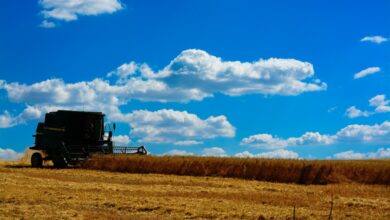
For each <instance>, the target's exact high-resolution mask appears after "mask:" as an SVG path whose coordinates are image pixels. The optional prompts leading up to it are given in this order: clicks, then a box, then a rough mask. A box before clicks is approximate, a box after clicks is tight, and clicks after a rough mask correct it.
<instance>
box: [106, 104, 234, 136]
mask: <svg viewBox="0 0 390 220" xmlns="http://www.w3.org/2000/svg"><path fill="white" fill-rule="evenodd" d="M113 119H114V120H116V121H118V122H125V123H129V125H130V127H131V128H132V130H131V132H130V136H131V137H134V138H139V140H138V141H139V142H147V143H175V142H177V141H178V140H188V139H189V140H192V139H193V138H196V139H210V138H216V137H234V136H235V128H234V127H233V126H232V125H231V124H230V123H229V121H228V120H227V118H226V117H225V116H223V115H220V116H216V117H214V116H210V117H208V118H207V119H204V120H202V119H200V118H199V117H198V116H197V115H195V114H191V113H188V112H186V111H174V110H171V109H162V110H158V111H147V110H137V111H133V112H132V113H128V114H117V115H114V116H113Z"/></svg>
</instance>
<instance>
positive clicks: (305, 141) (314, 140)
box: [240, 132, 334, 149]
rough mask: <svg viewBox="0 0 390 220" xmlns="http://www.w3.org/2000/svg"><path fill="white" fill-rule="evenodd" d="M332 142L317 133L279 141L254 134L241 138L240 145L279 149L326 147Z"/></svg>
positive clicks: (269, 136) (332, 139)
mask: <svg viewBox="0 0 390 220" xmlns="http://www.w3.org/2000/svg"><path fill="white" fill-rule="evenodd" d="M333 142H334V138H333V137H332V136H329V135H321V134H320V133H318V132H306V133H305V134H303V135H302V136H300V137H290V138H288V139H281V138H278V137H273V136H272V135H270V134H256V135H252V136H249V137H247V138H243V139H242V141H241V142H240V145H246V146H252V147H256V148H263V149H281V148H286V147H291V146H304V145H305V146H308V145H327V144H331V143H333Z"/></svg>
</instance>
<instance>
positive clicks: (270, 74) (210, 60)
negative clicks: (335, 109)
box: [143, 49, 326, 96]
mask: <svg viewBox="0 0 390 220" xmlns="http://www.w3.org/2000/svg"><path fill="white" fill-rule="evenodd" d="M144 69H145V68H144ZM146 69H148V73H147V74H143V75H148V76H149V77H153V78H156V79H159V80H160V81H163V82H165V83H167V84H168V85H170V87H173V88H181V89H197V90H200V91H202V92H203V93H205V94H207V96H211V95H212V94H214V93H223V94H226V95H230V96H238V95H243V94H275V95H298V94H300V93H303V92H309V91H321V90H325V89H326V84H325V83H322V82H321V81H320V80H318V79H316V80H314V79H313V80H312V81H311V82H305V80H307V79H310V78H312V77H313V76H314V69H313V65H312V64H310V63H308V62H302V61H299V60H295V59H279V58H270V59H267V60H263V59H260V60H258V61H255V62H240V61H223V60H222V59H221V58H220V57H216V56H213V55H210V54H208V53H207V52H205V51H203V50H197V49H189V50H185V51H183V52H181V53H180V54H179V55H178V56H177V57H176V58H175V59H173V60H172V61H171V62H170V63H169V64H168V65H167V66H166V67H164V68H163V69H161V70H160V71H157V72H155V73H150V71H151V70H150V68H146ZM144 72H145V71H144Z"/></svg>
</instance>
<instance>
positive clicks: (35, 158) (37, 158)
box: [31, 152, 43, 167]
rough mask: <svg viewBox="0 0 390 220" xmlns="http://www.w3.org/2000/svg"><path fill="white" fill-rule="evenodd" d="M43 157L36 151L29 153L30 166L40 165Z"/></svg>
mask: <svg viewBox="0 0 390 220" xmlns="http://www.w3.org/2000/svg"><path fill="white" fill-rule="evenodd" d="M42 163H43V159H42V155H41V154H40V153H38V152H35V153H33V155H31V166H32V167H42Z"/></svg>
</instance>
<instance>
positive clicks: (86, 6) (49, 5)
mask: <svg viewBox="0 0 390 220" xmlns="http://www.w3.org/2000/svg"><path fill="white" fill-rule="evenodd" d="M39 5H40V6H41V7H42V11H41V14H42V15H43V17H44V18H45V20H44V21H43V22H42V24H41V26H42V27H44V28H47V27H54V26H55V24H54V23H53V22H52V21H49V19H50V20H62V21H74V20H77V19H78V17H79V16H80V15H83V16H91V15H99V14H107V13H108V14H111V13H114V12H116V11H118V10H120V9H123V7H124V6H123V5H122V3H121V2H120V1H119V0H40V1H39Z"/></svg>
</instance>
